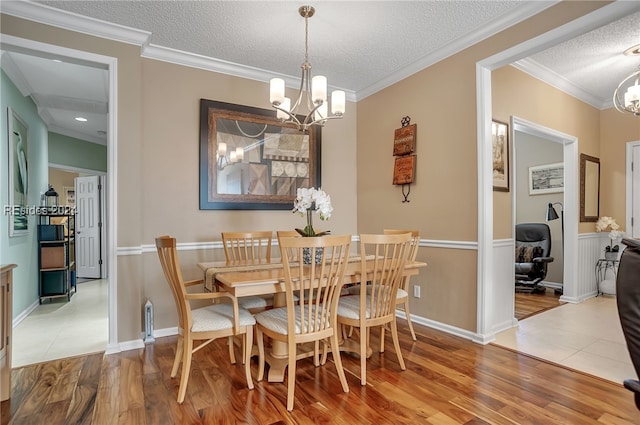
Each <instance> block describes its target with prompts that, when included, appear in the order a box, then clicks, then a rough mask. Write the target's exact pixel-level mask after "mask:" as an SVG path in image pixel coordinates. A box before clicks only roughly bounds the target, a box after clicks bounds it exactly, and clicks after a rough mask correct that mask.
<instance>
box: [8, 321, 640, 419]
mask: <svg viewBox="0 0 640 425" xmlns="http://www.w3.org/2000/svg"><path fill="white" fill-rule="evenodd" d="M399 327H400V337H401V345H402V350H403V354H404V356H405V361H406V363H407V370H406V371H400V367H399V365H398V363H397V360H396V356H395V353H394V352H393V344H390V343H388V344H386V347H387V348H386V352H385V353H384V354H382V355H380V354H378V353H377V352H376V351H375V350H374V354H373V355H372V356H371V358H370V359H369V360H368V362H367V369H368V371H367V380H368V384H367V385H366V386H364V387H362V386H360V380H359V378H358V376H356V375H355V374H356V373H358V371H359V361H358V359H357V358H356V357H353V356H350V355H346V354H345V355H343V356H342V359H343V363H344V367H345V370H346V372H347V380H348V382H349V386H350V392H349V393H346V394H345V393H343V392H342V387H341V386H340V381H339V379H338V376H337V374H336V371H335V368H334V367H333V365H329V364H327V365H325V366H321V367H318V368H316V367H314V366H313V363H312V359H305V360H300V361H299V362H298V369H297V374H296V375H297V376H296V380H297V386H296V392H295V397H296V400H295V408H294V410H293V412H291V413H288V412H287V411H286V408H285V405H286V384H284V383H268V382H264V381H263V382H255V384H256V387H255V389H254V390H249V389H247V387H246V382H245V378H244V373H243V369H242V366H241V365H240V364H237V365H230V364H229V357H228V351H227V349H226V346H225V341H215V342H213V343H212V344H210V345H209V346H208V347H206V348H204V349H202V350H201V351H199V352H197V353H196V354H195V355H194V363H193V367H192V372H191V379H190V381H189V386H188V388H187V395H186V398H185V402H184V403H183V404H182V405H178V404H177V403H176V395H177V391H178V381H179V379H178V378H176V379H171V378H170V377H169V374H170V371H171V365H172V361H173V355H174V352H175V342H176V338H175V337H167V338H158V339H157V340H156V342H155V343H154V344H150V345H148V346H147V347H146V348H145V349H139V350H131V351H126V352H122V353H120V354H113V355H109V356H103V355H102V354H93V355H88V356H82V357H76V358H70V359H63V360H57V361H51V362H46V363H40V364H37V365H33V366H27V367H24V368H20V369H15V370H14V371H13V382H12V387H13V392H12V398H11V399H10V400H9V401H6V402H2V405H1V408H2V424H30V425H34V424H46V425H56V424H96V425H107V424H136V425H141V424H149V425H151V424H153V425H155V424H209V423H216V424H240V423H247V424H271V425H275V424H278V425H280V424H323V423H324V424H348V425H355V424H376V425H378V424H404V423H406V424H420V423H430V424H562V425H565V424H617V425H620V424H638V423H640V413H639V412H638V411H637V410H636V408H635V405H634V403H633V397H632V394H631V393H630V392H629V391H627V390H625V389H624V388H623V387H622V385H617V384H612V383H610V382H607V381H605V380H602V379H599V378H595V377H592V376H589V375H586V374H583V373H579V372H574V371H571V370H569V369H564V368H561V367H557V366H553V365H551V364H549V363H546V362H543V361H539V360H536V359H533V358H530V357H527V356H525V355H521V354H518V353H514V352H512V351H509V350H506V349H503V348H500V347H497V346H493V345H486V346H483V345H479V344H475V343H473V342H470V341H467V340H464V339H461V338H457V337H454V336H451V335H448V334H445V333H442V332H438V331H435V330H431V329H428V328H426V327H423V326H420V325H416V326H415V327H416V333H417V336H418V341H417V342H413V341H412V340H411V337H410V334H409V331H408V328H407V327H406V324H405V325H403V324H402V323H399ZM377 335H378V334H377V333H376V335H372V346H373V347H378V346H379V340H378V337H377ZM238 358H240V357H239V355H238ZM329 361H331V357H330V360H329ZM253 363H254V364H253V373H254V376H255V374H256V372H257V362H256V359H255V358H254V359H253Z"/></svg>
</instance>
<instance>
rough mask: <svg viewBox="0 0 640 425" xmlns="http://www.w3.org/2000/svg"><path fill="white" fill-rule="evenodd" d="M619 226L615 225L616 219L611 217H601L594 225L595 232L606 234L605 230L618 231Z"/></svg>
mask: <svg viewBox="0 0 640 425" xmlns="http://www.w3.org/2000/svg"><path fill="white" fill-rule="evenodd" d="M619 228H620V225H618V223H616V219H615V218H612V217H607V216H603V217H600V218H599V219H598V222H597V223H596V232H606V231H607V230H618V229H619Z"/></svg>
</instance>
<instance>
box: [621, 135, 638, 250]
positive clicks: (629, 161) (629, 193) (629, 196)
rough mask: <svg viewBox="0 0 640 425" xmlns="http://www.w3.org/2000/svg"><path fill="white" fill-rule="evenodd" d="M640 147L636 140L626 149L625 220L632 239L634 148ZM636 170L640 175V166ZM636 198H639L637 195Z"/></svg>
mask: <svg viewBox="0 0 640 425" xmlns="http://www.w3.org/2000/svg"><path fill="white" fill-rule="evenodd" d="M636 146H639V147H640V140H636V141H633V142H627V147H626V153H627V158H626V164H627V168H626V170H627V172H626V179H625V182H626V199H627V202H626V207H625V210H626V217H627V218H626V220H625V227H624V229H625V231H626V234H625V236H626V237H628V238H630V237H633V234H632V226H631V217H632V216H633V192H632V189H633V181H632V177H633V171H632V168H631V167H632V166H633V165H632V162H633V148H634V147H636ZM635 168H636V170H635V171H636V173H640V164H635ZM636 196H638V195H637V194H636ZM635 221H636V223H635V226H636V227H638V226H640V217H636V218H635Z"/></svg>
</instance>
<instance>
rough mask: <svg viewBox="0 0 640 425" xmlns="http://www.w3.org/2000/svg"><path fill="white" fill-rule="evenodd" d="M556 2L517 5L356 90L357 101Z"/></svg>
mask: <svg viewBox="0 0 640 425" xmlns="http://www.w3.org/2000/svg"><path fill="white" fill-rule="evenodd" d="M556 3H558V1H555V0H554V1H535V2H530V3H529V4H527V5H526V6H524V7H519V8H518V9H517V10H515V11H514V12H512V13H509V14H506V15H503V16H501V17H500V18H498V19H496V20H495V21H493V22H492V23H490V24H489V25H486V26H484V27H483V28H482V29H481V30H478V31H475V32H473V33H472V34H469V35H467V36H464V37H460V38H458V39H456V40H453V41H451V42H449V43H447V45H446V47H444V48H442V49H439V50H436V51H435V52H433V53H431V54H429V55H427V56H425V57H423V58H421V59H418V60H417V61H415V62H413V63H412V64H409V65H407V66H405V67H404V68H402V69H401V70H399V71H397V72H395V73H393V74H391V75H389V76H387V77H385V78H383V79H382V80H380V81H378V82H376V83H374V84H372V85H370V86H368V87H365V88H364V89H362V90H358V92H357V93H356V94H357V98H358V101H360V100H362V99H364V98H366V97H368V96H371V95H372V94H375V93H377V92H379V91H380V90H382V89H384V88H386V87H389V86H391V85H393V84H395V83H397V82H399V81H401V80H404V79H405V78H407V77H409V76H411V75H413V74H415V73H416V72H419V71H422V70H423V69H425V68H428V67H430V66H432V65H434V64H436V63H438V62H440V61H441V60H444V59H446V58H448V57H450V56H453V55H455V54H456V53H459V52H461V51H462V50H464V49H466V48H468V47H469V46H472V45H474V44H476V43H478V42H480V41H482V40H485V39H487V38H489V37H491V36H493V35H495V34H497V33H499V32H500V31H503V30H505V29H507V28H509V27H511V26H513V25H515V24H517V23H519V22H521V21H524V20H525V19H528V18H530V17H531V16H533V15H536V14H538V13H540V12H542V11H543V10H545V9H547V8H549V7H551V6H553V5H554V4H556Z"/></svg>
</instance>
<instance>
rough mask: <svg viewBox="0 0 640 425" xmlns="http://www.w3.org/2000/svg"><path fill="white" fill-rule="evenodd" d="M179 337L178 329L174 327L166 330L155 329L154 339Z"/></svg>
mask: <svg viewBox="0 0 640 425" xmlns="http://www.w3.org/2000/svg"><path fill="white" fill-rule="evenodd" d="M174 335H178V327H177V326H174V327H172V328H164V329H154V330H153V337H154V338H162V337H164V336H174Z"/></svg>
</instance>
